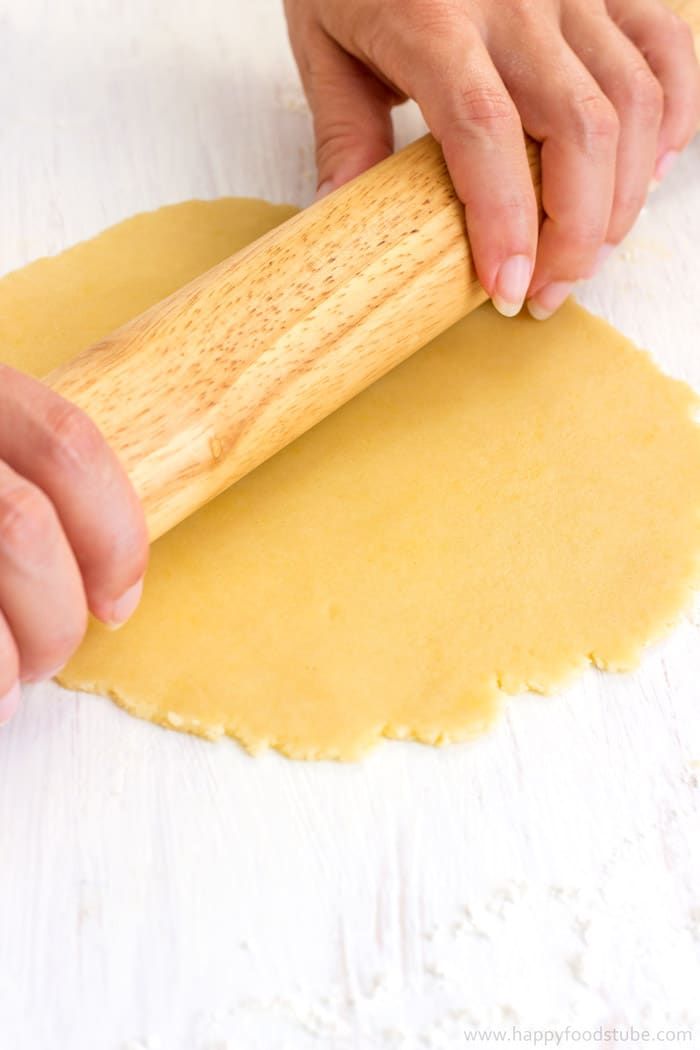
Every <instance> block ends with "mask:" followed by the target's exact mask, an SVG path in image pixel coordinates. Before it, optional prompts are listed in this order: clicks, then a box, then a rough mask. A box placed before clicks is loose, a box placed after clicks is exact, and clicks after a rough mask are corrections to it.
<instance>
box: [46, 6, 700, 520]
mask: <svg viewBox="0 0 700 1050" xmlns="http://www.w3.org/2000/svg"><path fill="white" fill-rule="evenodd" d="M674 6H675V7H676V8H677V9H678V10H679V11H681V10H682V12H683V14H684V16H685V17H686V18H687V19H688V20H689V21H690V22H691V23H692V25H693V29H694V32H695V36H696V43H698V40H699V39H700V14H699V10H700V0H679V2H678V3H677V4H676V5H674ZM528 154H529V158H530V165H531V169H532V174H533V182H534V183H535V186H536V187H537V188H538V189H539V181H540V169H539V150H538V147H537V146H536V145H535V144H534V143H532V142H529V143H528ZM486 298H487V296H486V293H485V292H484V290H483V289H482V288H481V286H480V284H479V283H478V281H477V279H476V273H475V271H474V267H473V264H472V259H471V255H470V251H469V245H468V241H467V237H466V231H465V223H464V212H463V207H462V205H461V204H460V202H459V201H458V200H457V198H456V196H455V194H454V190H453V188H452V184H451V181H450V179H449V176H448V173H447V169H446V167H445V163H444V160H443V158H442V153H441V150H440V148H439V146H438V145H437V143H436V142H435V141H434V139H433V138H432V137H431V136H426V137H424V138H422V139H420V140H419V141H418V142H415V143H413V144H412V145H410V146H408V147H407V148H406V149H404V150H402V151H401V152H400V153H397V154H396V155H395V156H393V157H390V158H389V159H388V160H386V161H384V162H383V163H381V164H379V165H377V166H376V167H375V168H373V169H372V170H371V171H369V172H367V173H366V174H364V175H362V176H360V177H359V178H357V179H355V180H354V181H353V182H351V183H350V184H348V185H347V186H345V187H343V188H342V189H340V190H338V191H336V192H335V193H333V194H331V195H330V196H329V197H326V198H325V199H324V200H322V201H320V202H318V203H317V204H314V205H313V206H312V207H310V208H308V209H306V211H304V212H301V213H299V214H298V215H296V216H295V217H294V218H292V219H290V220H289V221H288V222H286V223H284V224H283V225H282V226H280V227H278V228H277V229H275V230H273V231H271V232H270V233H269V234H267V235H266V236H265V237H263V238H261V239H260V240H259V241H256V242H255V243H254V244H252V245H251V246H250V247H248V248H247V249H245V250H243V251H242V252H239V253H237V254H236V255H235V256H233V257H232V258H231V259H228V260H226V261H225V262H223V263H221V264H220V265H219V266H216V267H215V268H214V269H212V270H210V271H209V272H208V273H206V274H204V275H202V276H201V277H199V278H198V279H197V280H195V281H193V282H192V283H190V284H189V285H187V286H186V287H185V288H183V289H181V290H180V291H178V292H176V293H175V294H173V295H172V296H170V297H169V298H168V299H166V300H165V301H164V302H162V303H159V304H158V305H157V306H154V307H153V308H152V309H151V310H149V311H147V312H146V313H145V314H143V315H141V316H140V317H138V318H136V319H135V320H134V321H132V322H130V323H129V324H127V325H125V326H123V327H122V328H120V329H119V330H118V331H116V332H114V333H113V334H112V335H110V336H108V337H107V338H106V339H104V340H102V342H100V343H98V344H97V345H96V346H94V347H92V348H90V349H89V350H86V351H85V352H84V353H82V354H81V355H80V356H79V357H77V358H76V359H75V360H74V361H72V362H69V363H68V364H67V365H65V366H63V367H61V368H60V369H58V370H56V371H55V372H53V373H52V374H51V375H50V376H49V377H48V380H47V381H48V382H49V383H50V384H51V385H52V386H53V387H54V389H55V390H57V391H58V392H59V393H61V394H62V395H63V396H64V397H66V398H68V399H69V400H71V401H73V402H75V403H76V404H77V405H79V406H81V407H82V408H83V409H84V410H85V411H86V412H87V413H88V414H89V415H90V416H91V417H92V418H93V420H94V421H95V422H96V423H97V425H98V426H99V427H100V429H101V430H102V432H103V434H104V435H105V437H106V438H107V440H108V441H109V443H110V444H111V445H112V447H113V448H114V449H115V451H116V452H117V454H118V455H119V457H120V459H121V461H122V463H123V464H124V466H125V468H126V470H127V471H128V473H129V476H130V477H131V480H132V482H133V484H134V486H135V488H136V491H137V493H138V494H139V497H140V498H141V500H142V503H143V505H144V508H145V513H146V518H147V521H148V527H149V533H150V536H151V539H155V538H157V537H158V536H160V535H162V533H164V532H166V531H167V530H168V529H169V528H171V527H172V526H174V525H176V524H177V523H178V522H179V521H181V520H183V519H184V518H185V517H187V515H188V514H191V513H192V512H193V511H195V510H196V509H198V508H199V507H200V506H202V505H203V504H204V503H206V502H207V501H208V500H210V499H212V498H213V497H214V496H216V495H218V493H220V492H222V491H223V490H224V489H225V488H227V487H228V486H229V485H231V484H232V483H233V482H235V481H237V480H238V479H239V478H241V477H242V476H243V475H244V474H246V473H248V471H250V470H252V469H253V468H254V467H256V466H258V465H259V464H260V463H262V462H263V461H264V460H266V459H267V458H269V457H270V456H272V455H273V454H274V453H275V452H277V451H278V450H279V449H280V448H282V447H284V446H285V445H286V444H288V443H289V442H290V441H293V440H294V438H296V437H298V436H299V435H300V434H302V433H304V431H306V430H308V429H309V428H310V427H312V426H313V425H314V424H315V423H317V422H319V421H320V420H321V419H323V418H324V417H325V416H327V415H329V414H330V413H331V412H332V411H334V410H335V409H336V408H338V407H339V406H340V405H342V404H344V403H345V402H346V401H348V400H350V398H352V397H353V396H354V395H355V394H357V393H359V392H360V391H361V390H363V389H364V388H365V387H367V386H368V385H369V384H370V383H372V382H373V381H374V380H376V379H378V378H379V377H380V376H382V375H384V374H385V373H386V372H387V371H389V370H390V369H391V368H393V367H394V366H395V365H397V364H399V363H400V362H401V361H403V360H405V359H406V358H407V357H409V356H410V355H411V354H412V353H414V352H415V351H416V350H417V349H419V347H421V346H424V345H425V343H427V342H428V341H429V340H430V339H431V338H432V337H433V336H435V335H436V334H437V333H439V332H441V331H443V330H444V329H445V328H447V327H448V326H449V325H451V324H452V323H454V322H455V321H457V320H458V319H459V318H460V317H463V316H464V315H465V314H467V313H468V312H469V311H470V310H473V309H475V308H476V307H477V306H479V305H480V304H481V303H482V302H484V301H485V299H486Z"/></svg>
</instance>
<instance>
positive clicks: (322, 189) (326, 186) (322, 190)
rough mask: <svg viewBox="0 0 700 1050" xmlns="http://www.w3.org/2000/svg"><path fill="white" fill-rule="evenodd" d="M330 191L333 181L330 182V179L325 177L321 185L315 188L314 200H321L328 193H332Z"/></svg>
mask: <svg viewBox="0 0 700 1050" xmlns="http://www.w3.org/2000/svg"><path fill="white" fill-rule="evenodd" d="M332 192H333V182H332V180H331V179H326V180H325V182H322V183H321V185H320V186H319V187H318V189H317V190H316V200H317V201H320V200H323V198H324V197H327V196H328V194H329V193H332Z"/></svg>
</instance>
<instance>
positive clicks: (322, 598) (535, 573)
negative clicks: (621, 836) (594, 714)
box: [0, 200, 700, 758]
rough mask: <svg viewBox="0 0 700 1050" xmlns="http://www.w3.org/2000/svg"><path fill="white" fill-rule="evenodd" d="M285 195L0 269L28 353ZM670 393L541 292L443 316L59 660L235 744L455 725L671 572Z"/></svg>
mask: <svg viewBox="0 0 700 1050" xmlns="http://www.w3.org/2000/svg"><path fill="white" fill-rule="evenodd" d="M289 214H290V209H287V208H281V207H280V208H275V207H272V206H270V205H268V204H265V203H262V202H256V201H249V200H220V201H214V202H211V203H202V202H193V203H188V204H182V205H178V206H175V207H169V208H164V209H162V210H161V211H158V212H156V213H153V214H149V215H143V216H138V217H136V218H134V219H131V220H129V221H128V222H125V223H122V224H121V225H120V226H117V227H115V228H114V229H111V230H108V231H107V232H106V233H104V234H102V236H100V237H98V238H96V239H95V240H93V241H90V242H88V243H86V244H82V245H79V246H78V247H77V248H74V249H72V250H71V251H68V252H66V253H64V254H63V255H61V256H58V257H57V258H54V259H46V260H42V261H40V262H38V263H35V264H33V265H31V266H29V267H27V268H26V269H24V270H22V271H20V272H18V273H15V274H12V275H10V276H9V277H6V278H5V279H4V280H3V281H2V282H0V353H1V354H2V357H3V358H4V360H5V361H7V362H9V363H10V364H12V365H15V366H17V367H20V368H23V369H25V370H27V371H31V372H32V373H34V374H37V375H41V374H45V373H47V372H48V371H49V370H50V369H51V368H53V367H54V366H55V365H57V364H58V363H59V362H60V361H62V360H64V359H65V358H67V357H69V356H71V355H73V354H75V353H76V352H77V351H79V350H81V349H82V348H83V347H85V346H87V345H89V344H90V343H92V342H94V341H95V340H97V339H99V338H100V337H101V336H103V335H104V334H105V333H107V332H108V331H110V330H111V329H113V328H115V327H117V326H118V325H119V324H121V323H122V322H123V321H125V320H126V319H127V318H129V317H131V316H132V315H134V314H136V313H138V312H139V311H141V310H142V309H144V308H145V307H146V306H148V305H149V304H150V303H152V302H155V301H156V300H158V299H160V298H162V297H163V296H165V295H166V294H168V293H169V292H170V291H172V290H173V289H175V288H176V287H178V286H179V285H181V284H182V283H184V282H185V281H186V280H188V279H189V278H190V277H192V276H194V275H195V274H197V273H199V272H200V271H202V270H204V269H206V268H207V267H209V266H211V265H213V264H214V263H216V262H217V261H218V260H220V259H221V258H223V257H224V256H226V255H229V254H230V253H231V252H232V251H234V250H236V249H237V248H239V247H240V246H242V245H243V244H245V243H246V242H248V241H249V240H251V239H252V238H253V237H255V236H257V235H259V234H261V233H263V232H264V231H265V230H266V229H268V228H269V227H270V226H272V225H273V224H274V223H276V222H279V221H281V220H282V219H284V218H285V217H286V216H287V215H289ZM695 406H696V401H695V397H694V395H693V393H692V391H691V390H690V389H689V388H688V387H687V386H685V385H683V384H681V383H679V382H676V381H674V380H671V379H668V378H666V377H665V376H663V375H662V374H661V373H660V372H659V371H658V370H657V369H656V368H655V366H654V365H653V363H652V362H651V360H650V359H649V358H648V357H647V356H646V355H645V354H644V353H641V352H640V351H638V350H636V349H635V348H634V347H633V346H632V345H631V344H630V343H629V342H628V341H627V340H625V339H624V338H623V337H622V336H621V335H619V334H618V333H617V332H615V331H614V330H613V329H611V328H609V327H608V326H607V325H605V324H603V323H602V322H600V321H598V320H596V319H594V318H593V317H591V316H589V315H588V314H587V313H586V312H585V311H583V310H582V309H580V308H579V307H577V306H575V305H574V304H573V303H570V304H568V305H567V306H565V307H564V309H563V310H562V311H561V312H560V313H559V314H558V315H557V317H556V318H555V319H553V320H551V321H549V322H547V323H545V324H538V323H536V322H533V321H531V320H529V319H528V318H526V317H521V318H518V319H516V320H513V321H507V320H503V319H501V318H500V317H499V316H498V315H497V314H496V313H495V312H494V311H493V310H492V309H491V308H490V307H486V308H483V309H481V310H479V311H478V312H477V313H476V314H475V315H473V316H471V317H469V318H468V319H467V320H465V321H463V322H462V323H460V324H458V325H456V326H455V327H454V328H452V329H451V330H450V331H449V332H447V333H446V334H445V335H443V336H441V337H440V338H438V339H436V340H435V341H434V342H433V343H431V344H430V346H428V347H427V348H426V349H425V350H423V351H421V352H420V353H419V354H416V355H415V356H414V357H413V358H411V359H410V360H409V361H408V362H407V363H406V364H404V365H403V366H401V367H400V368H398V369H397V370H396V371H394V372H393V373H391V374H390V375H388V376H387V377H386V378H384V379H382V380H381V381H380V382H378V383H376V384H375V385H374V386H373V387H372V388H370V389H369V390H368V391H366V392H365V393H364V394H362V395H361V396H360V397H358V398H356V399H355V400H354V401H353V402H352V403H351V404H349V405H348V406H346V407H345V408H343V409H342V410H341V411H339V412H337V413H336V414H335V415H333V416H332V417H331V418H329V419H328V420H326V421H325V422H324V423H322V424H320V425H319V426H317V427H316V428H315V429H314V430H313V431H311V432H310V433H309V434H307V435H306V436H304V437H303V438H301V439H300V440H299V441H297V442H296V443H295V444H294V445H292V446H291V447H290V448H288V449H287V450H285V451H284V452H282V453H281V454H279V455H278V456H276V457H275V458H274V459H273V460H271V461H270V462H268V463H267V464H265V465H264V466H262V467H260V468H259V469H258V470H256V471H255V472H254V473H253V474H252V475H250V476H248V477H247V478H245V479H244V480H243V481H241V482H239V483H238V484H237V485H236V486H235V487H234V488H233V489H231V490H229V491H228V492H227V493H225V494H224V495H223V496H220V497H219V498H218V499H217V500H216V501H215V502H213V503H211V504H210V505H209V506H207V507H205V508H204V509H203V510H202V511H200V512H199V513H198V514H197V515H195V516H194V517H193V518H191V519H190V520H188V521H186V522H185V523H184V524H182V525H180V526H179V527H178V528H177V529H175V530H174V531H173V532H171V533H170V534H169V535H167V536H165V537H164V538H163V539H161V540H159V541H158V543H156V544H155V546H154V548H153V551H152V557H151V565H150V569H149V573H148V577H147V586H146V590H145V595H144V599H143V604H142V606H141V608H140V609H139V611H138V613H137V615H136V616H135V617H134V619H133V620H132V621H131V622H130V623H129V624H128V625H127V626H126V627H125V628H124V629H123V630H121V631H120V632H118V633H111V632H109V631H107V630H105V629H103V628H102V627H100V626H98V625H94V624H93V625H92V626H91V627H90V630H89V633H88V637H87V638H86V640H85V643H84V644H83V646H82V648H81V649H80V651H79V652H78V654H77V655H76V656H75V658H74V659H73V660H72V661H71V663H70V664H69V666H68V667H67V668H66V669H65V671H64V672H63V673H62V674H61V676H60V681H61V682H62V683H63V684H64V685H66V686H69V687H72V688H81V689H87V690H90V691H93V692H96V693H107V694H109V695H111V696H113V697H114V698H115V699H116V700H117V701H118V702H119V703H120V704H121V705H122V706H124V707H125V708H126V709H127V710H128V711H130V712H132V713H133V714H136V715H139V716H141V717H144V718H150V719H152V720H154V721H156V722H160V723H162V724H163V725H168V726H172V727H175V728H178V729H184V730H190V731H193V732H196V733H201V734H203V735H206V736H210V737H215V736H218V735H220V734H222V733H229V734H230V735H232V736H234V737H236V738H237V739H238V740H239V741H241V742H242V743H243V744H244V745H245V746H246V747H247V748H249V749H250V750H251V751H252V750H257V749H260V748H262V747H264V746H265V745H268V746H271V747H275V748H278V749H279V750H280V751H283V752H284V753H285V754H288V755H292V756H297V757H322V756H323V757H338V758H351V757H355V756H356V755H358V754H359V753H361V752H362V751H364V750H365V749H366V748H368V747H369V746H370V745H372V744H373V743H375V742H376V741H377V740H378V738H379V737H380V736H381V735H382V734H383V735H386V736H395V737H413V738H416V739H419V740H423V741H427V742H430V743H441V742H444V741H448V740H457V739H460V738H464V737H466V736H469V735H471V734H473V733H475V732H477V731H480V730H482V729H483V728H484V727H485V726H486V725H488V723H489V722H490V721H491V720H492V719H493V717H494V715H495V713H496V711H497V708H498V706H499V699H500V698H501V697H502V696H503V694H504V693H511V692H516V691H518V690H522V689H526V688H527V689H533V690H537V691H540V690H541V691H545V690H550V689H551V688H552V687H553V686H555V685H557V684H558V683H561V682H562V681H563V680H564V679H565V678H566V677H567V676H569V675H570V674H571V673H572V672H575V671H577V670H579V669H581V668H583V667H585V666H586V665H587V664H588V663H589V662H593V663H595V664H597V665H598V666H600V667H605V668H627V667H630V666H631V665H633V664H634V663H635V662H636V660H637V659H638V656H639V654H640V650H641V647H642V646H643V645H644V643H645V642H647V641H649V640H650V639H651V638H653V637H654V636H656V635H658V634H660V633H661V632H662V631H664V630H665V629H666V628H667V627H668V626H669V625H670V624H671V623H672V622H673V620H674V619H675V618H676V617H677V616H678V614H679V611H680V610H681V608H682V607H683V606H684V604H685V603H686V602H687V600H688V599H689V596H690V588H691V586H692V585H693V584H694V583H695V582H696V581H697V577H698V572H697V569H698V550H699V547H700V527H699V524H700V519H699V511H700V428H698V427H696V425H695V424H694V422H693V420H692V413H693V410H694V408H695Z"/></svg>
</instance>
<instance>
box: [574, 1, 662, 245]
mask: <svg viewBox="0 0 700 1050" xmlns="http://www.w3.org/2000/svg"><path fill="white" fill-rule="evenodd" d="M567 11H568V14H567V15H566V17H565V18H564V19H563V22H562V29H563V31H564V34H565V36H566V38H567V39H568V41H569V44H570V46H571V48H572V49H573V50H574V51H576V53H577V54H578V55H579V56H580V57H581V58H582V59H583V60H585V61H586V64H587V66H588V69H589V71H590V72H591V73H592V74H593V76H594V77H595V79H596V81H597V82H598V84H599V85H600V87H601V89H602V91H603V93H604V94H605V95H606V96H607V98H608V99H609V100H610V101H611V102H612V104H613V106H614V107H615V110H616V112H617V115H618V118H619V122H620V135H619V139H618V145H617V157H616V164H615V193H614V197H613V204H612V211H611V215H610V222H609V225H608V229H607V233H606V235H605V240H606V242H607V243H608V244H610V245H615V244H618V243H619V242H620V241H621V240H622V238H623V237H624V236H625V234H626V233H627V232H628V231H629V230H630V228H631V227H632V225H633V223H634V221H635V219H636V218H637V216H638V214H639V212H640V211H641V208H642V206H643V205H644V202H645V201H646V198H647V195H648V192H649V185H650V183H651V180H652V177H653V174H654V170H655V167H656V155H657V144H658V137H659V128H660V125H661V117H662V114H663V102H664V99H663V91H662V89H661V85H660V84H659V82H658V80H657V79H656V77H655V76H654V75H653V73H652V72H651V70H650V68H649V66H648V65H647V63H646V61H645V60H644V57H643V56H642V54H641V53H640V52H639V50H638V49H637V48H636V47H635V46H634V44H633V43H632V42H631V41H630V40H629V39H628V38H627V37H626V36H625V35H624V34H623V33H622V31H621V30H620V29H619V28H618V27H617V26H616V25H615V23H614V22H612V21H611V19H610V18H609V17H608V15H607V12H606V11H605V9H604V8H603V7H601V8H598V7H597V5H596V4H590V3H587V4H585V5H584V6H581V7H576V8H574V9H573V10H572V9H567Z"/></svg>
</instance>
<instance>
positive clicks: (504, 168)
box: [383, 18, 537, 316]
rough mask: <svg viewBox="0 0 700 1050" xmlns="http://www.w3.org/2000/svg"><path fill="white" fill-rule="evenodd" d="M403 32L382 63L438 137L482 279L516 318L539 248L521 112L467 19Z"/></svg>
mask: <svg viewBox="0 0 700 1050" xmlns="http://www.w3.org/2000/svg"><path fill="white" fill-rule="evenodd" d="M404 34H405V35H404V36H403V37H401V36H399V38H398V40H397V42H396V45H395V48H396V50H394V51H393V52H392V51H391V50H389V52H388V53H387V54H386V55H385V56H384V59H383V60H384V64H385V65H386V66H387V67H388V70H389V75H390V76H391V78H392V80H394V81H396V82H397V83H398V85H399V87H400V88H401V90H402V91H404V92H405V93H406V94H409V95H412V96H413V97H414V98H415V99H416V101H417V102H418V104H419V106H420V107H421V110H422V112H423V116H424V117H425V120H426V122H427V124H428V127H429V128H430V130H431V131H432V133H433V135H434V136H435V138H436V139H437V140H438V142H440V144H441V146H442V149H443V152H444V155H445V160H446V162H447V166H448V168H449V171H450V175H451V177H452V181H453V183H454V186H455V189H456V191H457V194H458V196H459V198H460V200H461V201H462V202H463V204H464V207H465V215H466V223H467V230H468V233H469V241H470V244H471V249H472V254H473V258H474V264H475V267H476V271H477V274H478V277H479V280H480V282H481V284H482V285H483V287H484V288H485V290H486V291H487V292H488V294H489V295H490V296H491V297H492V299H493V301H494V304H495V306H496V307H497V308H498V309H499V310H500V311H501V313H503V314H506V315H507V316H513V315H514V314H516V313H518V312H519V310H520V308H521V307H522V304H523V302H524V299H525V295H526V292H527V289H528V286H529V284H530V278H531V276H532V271H533V267H534V262H535V253H536V247H537V202H536V199H535V193H534V189H533V186H532V178H531V175H530V168H529V164H528V160H527V153H526V150H525V137H524V134H523V129H522V125H521V122H520V118H519V116H518V112H517V110H516V107H515V105H514V103H513V100H512V99H511V97H510V96H509V94H508V91H507V90H506V87H505V85H504V84H503V81H502V80H501V78H500V76H499V74H498V72H497V71H496V68H495V66H494V65H493V62H492V60H491V58H490V56H489V53H488V51H487V50H486V47H485V45H484V43H483V40H482V39H481V36H480V35H479V33H478V32H476V30H475V29H474V28H473V27H472V26H471V25H470V23H468V21H467V20H466V18H463V19H462V20H456V21H455V22H454V23H452V24H450V25H449V26H446V27H445V26H438V27H437V28H436V27H435V26H432V27H430V26H423V25H421V24H420V22H418V24H414V23H408V22H407V23H406V26H405V29H404ZM428 40H429V41H430V46H427V42H428ZM416 49H418V50H416Z"/></svg>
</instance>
